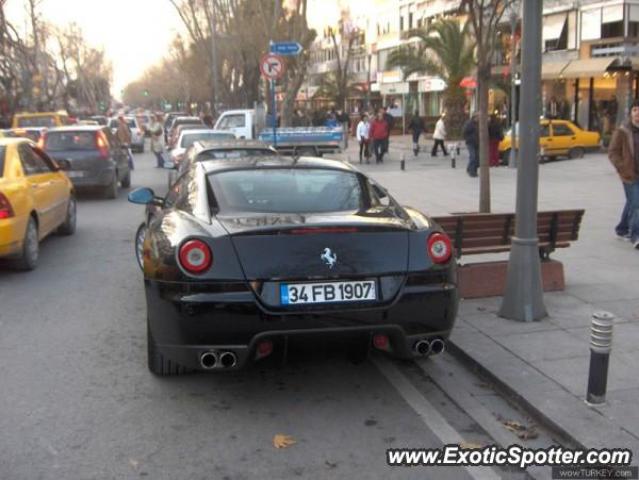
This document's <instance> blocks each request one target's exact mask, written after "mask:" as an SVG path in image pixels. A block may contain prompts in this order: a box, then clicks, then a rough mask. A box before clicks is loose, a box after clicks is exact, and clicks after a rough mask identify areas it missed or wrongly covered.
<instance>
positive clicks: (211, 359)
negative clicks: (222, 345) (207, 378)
mask: <svg viewBox="0 0 639 480" xmlns="http://www.w3.org/2000/svg"><path fill="white" fill-rule="evenodd" d="M219 361H220V358H219V356H218V354H217V352H212V351H211V352H204V353H203V354H202V355H200V365H202V368H204V369H205V370H210V369H212V368H215V367H216V365H217V364H218V363H219Z"/></svg>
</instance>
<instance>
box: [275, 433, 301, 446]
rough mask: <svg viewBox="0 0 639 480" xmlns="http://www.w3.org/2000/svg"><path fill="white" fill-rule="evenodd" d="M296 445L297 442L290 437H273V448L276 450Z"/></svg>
mask: <svg viewBox="0 0 639 480" xmlns="http://www.w3.org/2000/svg"><path fill="white" fill-rule="evenodd" d="M294 443H297V442H296V441H295V440H294V439H293V437H291V436H290V435H284V434H281V433H278V434H276V435H275V436H274V437H273V446H274V447H275V448H288V447H290V446H291V445H293V444H294Z"/></svg>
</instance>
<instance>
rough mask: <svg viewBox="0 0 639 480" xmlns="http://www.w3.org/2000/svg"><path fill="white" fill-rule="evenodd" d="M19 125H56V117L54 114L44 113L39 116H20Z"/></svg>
mask: <svg viewBox="0 0 639 480" xmlns="http://www.w3.org/2000/svg"><path fill="white" fill-rule="evenodd" d="M18 126H19V127H55V126H56V124H55V117H54V116H53V115H42V116H37V117H22V118H18Z"/></svg>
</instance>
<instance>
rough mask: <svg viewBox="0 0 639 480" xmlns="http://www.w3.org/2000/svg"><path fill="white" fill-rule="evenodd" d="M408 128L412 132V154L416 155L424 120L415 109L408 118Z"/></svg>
mask: <svg viewBox="0 0 639 480" xmlns="http://www.w3.org/2000/svg"><path fill="white" fill-rule="evenodd" d="M408 130H410V131H411V133H412V134H413V154H414V155H415V156H417V154H418V153H419V136H420V135H421V134H422V132H423V131H424V130H425V128H424V121H423V120H422V119H421V117H420V116H419V112H418V111H417V110H416V111H415V113H414V114H413V118H411V119H410V123H409V124H408Z"/></svg>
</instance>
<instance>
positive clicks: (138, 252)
mask: <svg viewBox="0 0 639 480" xmlns="http://www.w3.org/2000/svg"><path fill="white" fill-rule="evenodd" d="M145 237H146V225H145V224H144V223H143V224H142V225H140V226H139V227H138V230H137V231H136V232H135V259H136V260H137V262H138V265H139V266H140V270H142V271H144V258H143V255H144V252H143V248H144V240H145Z"/></svg>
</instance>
